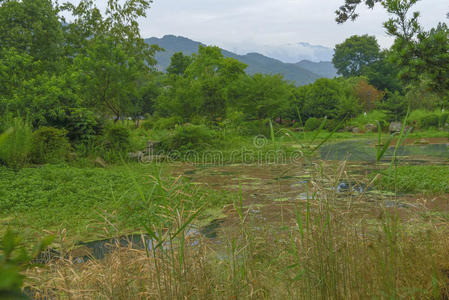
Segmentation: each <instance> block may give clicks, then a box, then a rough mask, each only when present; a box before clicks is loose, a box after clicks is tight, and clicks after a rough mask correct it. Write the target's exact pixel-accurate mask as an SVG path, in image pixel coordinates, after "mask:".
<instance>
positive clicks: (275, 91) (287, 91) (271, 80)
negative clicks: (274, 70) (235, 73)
mask: <svg viewBox="0 0 449 300" xmlns="http://www.w3.org/2000/svg"><path fill="white" fill-rule="evenodd" d="M293 90H294V87H293V86H292V85H290V84H289V83H288V82H287V81H285V80H284V79H283V78H282V76H281V75H262V74H255V75H253V76H246V75H245V76H241V77H240V78H239V79H238V80H236V81H235V82H234V83H233V85H232V86H231V87H230V89H229V94H228V97H229V103H230V106H231V107H232V108H233V109H236V110H238V111H241V112H243V114H244V117H245V119H246V120H264V119H274V118H285V117H287V116H289V107H290V103H291V102H292V101H293V98H294V94H293Z"/></svg>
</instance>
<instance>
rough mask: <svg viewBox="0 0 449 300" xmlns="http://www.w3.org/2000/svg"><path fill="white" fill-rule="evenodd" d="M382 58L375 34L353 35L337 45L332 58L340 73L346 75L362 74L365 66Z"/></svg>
mask: <svg viewBox="0 0 449 300" xmlns="http://www.w3.org/2000/svg"><path fill="white" fill-rule="evenodd" d="M379 59H380V47H379V44H378V43H377V40H376V38H375V37H374V36H368V35H363V36H357V35H353V36H351V37H350V38H348V39H346V41H344V42H343V43H341V44H338V45H336V46H335V54H334V57H333V59H332V62H333V63H334V66H335V67H336V68H337V71H338V74H341V75H343V76H344V77H350V76H360V75H362V71H363V68H364V67H366V66H369V65H370V64H372V63H374V62H376V61H378V60H379Z"/></svg>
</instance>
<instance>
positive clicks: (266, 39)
mask: <svg viewBox="0 0 449 300" xmlns="http://www.w3.org/2000/svg"><path fill="white" fill-rule="evenodd" d="M75 2H76V1H75ZM97 2H98V3H99V4H100V5H101V4H102V3H104V2H106V0H97ZM343 2H344V0H154V3H153V4H152V7H151V9H150V10H149V12H148V17H147V18H146V19H144V20H140V25H141V30H142V36H143V37H152V36H156V37H161V36H163V35H165V34H174V35H182V36H185V37H188V38H191V39H193V40H197V41H200V42H203V43H206V44H213V45H217V46H220V47H223V48H225V49H229V50H235V51H238V52H245V51H256V50H257V48H258V47H259V46H263V45H270V46H275V45H282V44H288V43H297V42H308V43H311V44H315V45H323V46H327V47H332V48H333V47H334V46H335V44H336V43H340V42H342V41H344V40H345V39H346V38H347V37H349V36H350V35H353V34H365V33H368V34H370V35H376V36H377V38H378V40H379V43H380V44H381V46H383V47H388V46H389V45H390V44H391V38H389V37H388V36H387V35H386V34H385V33H384V30H383V28H382V22H384V21H385V20H386V19H387V18H388V16H387V14H386V13H385V12H384V11H383V9H382V8H380V7H379V8H377V9H374V10H373V11H370V10H368V9H360V15H361V16H360V18H359V19H358V20H357V21H356V22H349V23H347V24H344V25H338V24H336V23H335V21H334V19H335V14H334V11H335V10H336V9H337V8H338V7H339V6H340V5H341V4H342V3H343ZM416 10H418V11H420V12H421V14H422V17H421V22H422V24H424V25H425V26H426V27H431V26H435V25H436V24H437V23H438V21H447V19H446V18H445V14H446V13H447V12H448V11H449V1H447V0H421V1H420V2H419V3H418V4H417V5H416Z"/></svg>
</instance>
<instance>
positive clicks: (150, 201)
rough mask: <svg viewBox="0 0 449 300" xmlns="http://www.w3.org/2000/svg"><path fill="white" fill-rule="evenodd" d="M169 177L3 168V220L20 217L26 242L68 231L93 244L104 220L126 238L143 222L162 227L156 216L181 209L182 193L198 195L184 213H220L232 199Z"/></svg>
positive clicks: (139, 170)
mask: <svg viewBox="0 0 449 300" xmlns="http://www.w3.org/2000/svg"><path fill="white" fill-rule="evenodd" d="M168 171H169V170H166V169H165V168H163V167H161V166H158V165H156V164H137V163H136V164H131V165H125V166H123V165H122V166H111V167H108V168H106V169H104V168H93V167H89V166H85V167H83V168H79V167H70V166H67V165H44V166H42V167H40V168H24V169H21V170H19V171H18V172H14V171H13V170H10V169H7V168H0V178H2V180H1V181H0V217H1V218H4V217H8V216H17V217H16V221H15V224H16V225H17V226H18V227H22V228H24V227H26V228H29V229H30V230H27V231H25V232H24V234H25V233H26V234H27V235H31V236H27V238H30V237H34V238H35V236H36V235H39V234H41V233H42V230H49V231H53V232H54V231H58V230H59V229H63V228H64V229H66V230H67V234H68V237H69V238H70V240H71V241H73V240H77V239H81V240H92V239H100V238H102V237H104V218H103V216H105V217H107V218H108V219H109V220H110V221H111V222H114V223H115V225H116V226H118V227H120V228H121V229H122V230H124V231H128V232H129V231H133V230H137V229H139V228H140V227H139V226H141V224H142V223H141V222H142V221H145V222H147V221H148V220H152V221H153V222H154V224H160V223H161V222H163V219H162V218H158V217H157V215H158V214H160V213H164V212H165V211H164V210H163V209H162V205H169V206H175V205H179V203H180V201H181V198H182V197H183V196H182V194H183V193H186V194H191V195H194V199H193V200H192V201H193V202H189V203H185V205H186V209H189V208H191V207H192V206H190V205H194V206H195V207H198V206H202V205H206V206H207V208H215V207H222V205H223V204H225V203H226V202H228V201H229V196H228V195H229V193H228V194H226V193H221V192H216V191H211V190H206V189H198V187H196V186H194V185H191V184H189V183H187V182H186V181H185V180H176V179H175V178H172V177H170V174H169V172H168ZM161 176H163V178H164V180H162V179H161V178H160V177H161ZM156 178H159V181H155V180H153V179H156ZM163 182H164V184H165V183H167V184H169V185H172V184H175V185H177V186H179V189H181V190H182V191H183V193H181V194H179V195H175V194H176V193H171V192H170V191H171V190H164V188H163V187H162V184H163ZM81 187H82V188H81ZM168 196H170V197H168ZM18 216H20V217H18Z"/></svg>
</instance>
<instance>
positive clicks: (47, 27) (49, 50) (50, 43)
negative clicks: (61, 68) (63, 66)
mask: <svg viewBox="0 0 449 300" xmlns="http://www.w3.org/2000/svg"><path fill="white" fill-rule="evenodd" d="M58 12H59V9H58V7H57V6H56V5H54V4H53V2H52V1H51V0H22V1H18V0H8V1H0V28H1V30H0V45H1V47H2V49H8V48H14V49H15V50H16V51H18V52H22V53H24V54H26V55H29V56H31V57H33V58H34V59H35V60H37V61H42V62H44V65H43V66H42V69H43V70H49V69H50V68H53V67H55V66H56V64H54V62H55V61H57V60H59V59H60V58H61V55H62V47H63V43H64V41H63V31H62V24H61V20H60V18H59V16H58Z"/></svg>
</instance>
